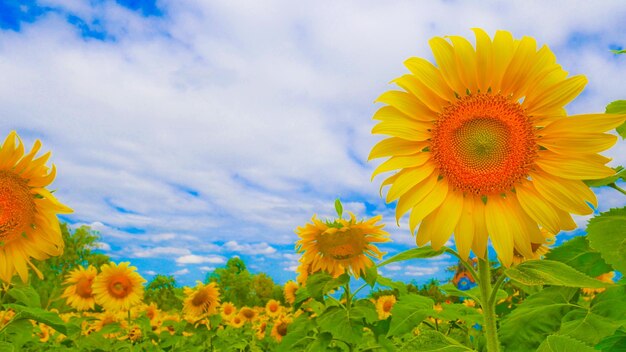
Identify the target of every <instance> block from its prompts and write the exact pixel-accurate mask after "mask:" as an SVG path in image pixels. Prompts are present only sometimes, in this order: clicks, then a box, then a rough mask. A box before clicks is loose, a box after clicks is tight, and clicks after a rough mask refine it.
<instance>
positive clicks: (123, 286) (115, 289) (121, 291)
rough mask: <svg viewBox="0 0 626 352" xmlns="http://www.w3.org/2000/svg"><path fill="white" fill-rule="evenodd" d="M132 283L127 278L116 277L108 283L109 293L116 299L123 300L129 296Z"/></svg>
mask: <svg viewBox="0 0 626 352" xmlns="http://www.w3.org/2000/svg"><path fill="white" fill-rule="evenodd" d="M131 289H132V283H131V282H130V280H129V279H128V278H127V277H116V278H114V279H113V280H111V282H110V283H109V293H111V296H113V297H116V298H124V297H126V296H128V295H129V294H130V291H131Z"/></svg>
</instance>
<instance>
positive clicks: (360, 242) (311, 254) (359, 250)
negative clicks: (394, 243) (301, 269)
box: [296, 213, 389, 278]
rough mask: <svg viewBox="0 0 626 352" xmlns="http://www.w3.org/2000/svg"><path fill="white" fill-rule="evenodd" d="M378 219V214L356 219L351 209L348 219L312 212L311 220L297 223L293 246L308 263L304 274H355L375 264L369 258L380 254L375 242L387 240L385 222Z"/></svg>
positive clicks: (376, 257) (381, 254)
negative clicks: (319, 216) (324, 219)
mask: <svg viewBox="0 0 626 352" xmlns="http://www.w3.org/2000/svg"><path fill="white" fill-rule="evenodd" d="M381 219H382V217H381V216H380V215H379V216H376V217H374V218H371V219H369V220H363V221H357V220H356V217H355V215H354V214H352V213H350V220H345V219H337V220H335V221H334V222H322V221H320V220H318V219H317V218H316V217H315V216H314V217H313V218H312V219H311V221H312V223H308V224H306V225H305V226H304V227H298V229H297V230H296V233H297V234H298V236H299V237H300V240H298V241H297V242H296V250H297V251H298V252H302V258H301V263H303V265H310V267H309V269H310V270H307V275H308V274H309V273H314V272H317V271H320V270H321V271H325V272H327V273H329V274H330V275H332V276H334V277H337V276H339V275H341V274H343V273H345V272H348V273H349V274H351V275H353V276H354V277H356V278H359V277H360V276H362V275H363V274H364V273H365V269H366V268H369V267H370V266H372V265H374V262H373V261H372V259H371V258H375V259H381V258H382V256H383V253H382V252H381V251H380V250H378V248H377V247H376V246H375V245H374V243H380V242H387V241H389V238H388V237H389V234H388V233H387V232H385V231H383V230H382V228H383V227H384V226H385V225H378V224H377V223H378V222H379V221H380V220H381ZM301 274H302V273H301Z"/></svg>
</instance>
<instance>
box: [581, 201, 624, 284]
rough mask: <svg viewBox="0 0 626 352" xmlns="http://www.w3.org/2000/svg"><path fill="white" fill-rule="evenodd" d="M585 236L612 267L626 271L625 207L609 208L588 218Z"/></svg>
mask: <svg viewBox="0 0 626 352" xmlns="http://www.w3.org/2000/svg"><path fill="white" fill-rule="evenodd" d="M587 238H588V239H589V245H590V246H591V248H593V249H595V250H597V251H598V252H600V255H601V256H602V258H603V259H604V260H605V261H606V262H607V263H608V264H611V265H612V266H613V268H614V269H616V270H618V271H620V272H622V273H626V207H623V208H619V209H617V208H615V209H611V210H609V211H608V212H604V213H602V214H600V215H599V216H596V217H594V218H592V219H591V220H589V225H587Z"/></svg>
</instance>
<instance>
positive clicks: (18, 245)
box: [0, 131, 72, 283]
mask: <svg viewBox="0 0 626 352" xmlns="http://www.w3.org/2000/svg"><path fill="white" fill-rule="evenodd" d="M16 140H17V143H16ZM40 148H41V142H40V141H39V140H37V141H35V144H34V145H33V148H32V149H31V151H30V152H29V153H28V154H24V143H22V140H21V139H20V138H19V136H18V135H17V133H15V131H12V132H11V133H9V135H8V136H7V138H6V139H5V140H4V143H3V144H2V147H0V279H1V280H2V281H4V282H7V283H8V282H10V281H11V278H12V277H13V275H14V274H15V272H17V274H18V275H19V276H20V278H21V279H22V281H23V282H26V281H27V280H28V267H29V266H30V267H31V268H32V269H33V270H34V271H35V272H36V273H37V275H38V276H39V277H40V278H43V276H42V274H41V272H40V271H39V270H38V269H37V268H36V267H35V266H34V265H33V263H32V262H31V261H30V258H35V259H37V260H44V259H47V258H49V257H50V256H57V255H60V254H61V253H63V247H64V244H63V237H62V236H61V228H60V227H59V220H58V219H57V214H69V213H71V212H72V209H70V208H68V207H67V206H65V205H63V204H61V203H60V202H59V201H58V200H57V199H56V198H55V197H54V196H53V195H52V193H51V192H50V191H48V190H47V189H46V188H45V187H46V186H48V185H50V183H51V182H52V181H53V180H54V178H55V176H56V168H55V166H54V165H52V168H48V167H47V166H46V165H45V164H46V162H47V161H48V159H49V158H50V152H48V153H45V154H44V155H42V156H40V157H37V158H36V154H37V152H39V149H40Z"/></svg>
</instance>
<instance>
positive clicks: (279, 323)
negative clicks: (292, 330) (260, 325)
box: [270, 317, 291, 342]
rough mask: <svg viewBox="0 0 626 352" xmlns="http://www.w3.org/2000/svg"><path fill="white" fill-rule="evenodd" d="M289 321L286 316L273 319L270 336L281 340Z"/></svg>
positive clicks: (285, 333)
mask: <svg viewBox="0 0 626 352" xmlns="http://www.w3.org/2000/svg"><path fill="white" fill-rule="evenodd" d="M290 323H291V320H290V319H289V318H287V317H281V318H280V319H277V320H275V321H274V325H273V326H272V331H271V332H270V336H272V337H273V338H274V339H275V340H276V341H278V342H281V341H282V340H283V337H285V336H286V335H287V329H288V327H289V324H290Z"/></svg>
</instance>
